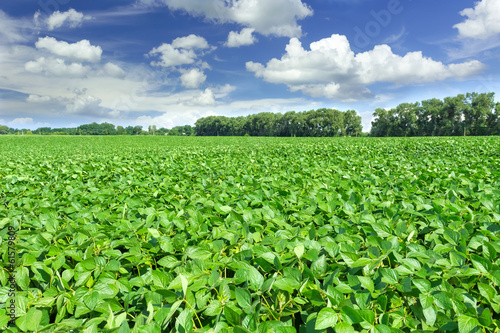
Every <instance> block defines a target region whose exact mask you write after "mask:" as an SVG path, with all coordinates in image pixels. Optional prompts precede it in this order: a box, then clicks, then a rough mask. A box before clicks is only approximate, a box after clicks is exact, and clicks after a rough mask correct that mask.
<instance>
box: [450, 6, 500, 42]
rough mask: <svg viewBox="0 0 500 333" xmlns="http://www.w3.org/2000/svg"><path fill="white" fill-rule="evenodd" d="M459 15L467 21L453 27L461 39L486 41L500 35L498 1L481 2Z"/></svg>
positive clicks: (499, 7) (499, 8)
mask: <svg viewBox="0 0 500 333" xmlns="http://www.w3.org/2000/svg"><path fill="white" fill-rule="evenodd" d="M460 15H462V16H465V17H467V19H466V20H465V21H464V22H461V23H458V24H455V25H454V26H453V27H454V28H456V29H458V33H459V36H460V37H462V38H474V39H487V38H490V37H493V36H495V35H498V34H500V19H499V17H500V0H481V1H479V2H476V4H475V7H474V8H466V9H464V10H463V11H461V12H460Z"/></svg>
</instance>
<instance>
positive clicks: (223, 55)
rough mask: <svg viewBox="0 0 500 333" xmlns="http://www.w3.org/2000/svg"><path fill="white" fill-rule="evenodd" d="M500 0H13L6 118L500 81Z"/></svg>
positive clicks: (430, 92) (149, 113) (127, 118)
mask: <svg viewBox="0 0 500 333" xmlns="http://www.w3.org/2000/svg"><path fill="white" fill-rule="evenodd" d="M498 17H500V0H481V1H471V0H454V1H435V0H103V1H89V0H39V1H37V0H16V1H2V2H1V3H0V124H3V125H7V126H9V127H13V128H29V129H36V128H38V127H44V126H49V127H52V128H56V127H77V126H79V125H81V124H88V123H91V122H98V123H102V122H110V123H112V124H115V125H117V126H118V125H122V126H128V125H134V126H135V125H141V126H144V127H145V128H147V127H148V126H149V125H156V126H157V127H166V128H172V127H174V126H178V125H187V124H189V125H194V123H195V122H196V120H197V119H199V118H201V117H206V116H210V115H223V116H230V117H233V116H244V115H248V114H255V113H259V112H287V111H307V110H312V109H319V108H335V109H338V110H341V111H346V110H356V111H357V112H358V113H359V115H360V116H361V117H362V119H363V128H364V131H368V130H369V129H370V127H371V121H372V119H373V116H372V114H373V112H374V110H375V109H376V108H393V107H396V106H397V105H398V104H400V103H405V102H417V101H422V100H426V99H431V98H440V99H443V98H444V97H448V96H456V95H458V94H465V93H467V92H479V93H482V92H495V93H496V100H497V101H499V100H500V98H499V96H500V83H499V82H500V81H499V77H500V76H499V75H500V61H499V60H500V20H499V19H498Z"/></svg>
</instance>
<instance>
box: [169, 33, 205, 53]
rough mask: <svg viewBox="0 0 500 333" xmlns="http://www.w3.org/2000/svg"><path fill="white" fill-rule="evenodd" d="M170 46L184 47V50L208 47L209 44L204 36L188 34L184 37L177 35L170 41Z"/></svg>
mask: <svg viewBox="0 0 500 333" xmlns="http://www.w3.org/2000/svg"><path fill="white" fill-rule="evenodd" d="M172 47H174V48H176V49H186V50H194V49H208V48H209V47H210V45H208V42H207V40H206V39H205V38H203V37H200V36H196V35H193V34H191V35H189V36H186V37H178V38H176V39H174V41H173V42H172Z"/></svg>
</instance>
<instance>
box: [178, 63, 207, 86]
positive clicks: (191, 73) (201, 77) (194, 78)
mask: <svg viewBox="0 0 500 333" xmlns="http://www.w3.org/2000/svg"><path fill="white" fill-rule="evenodd" d="M206 79H207V76H206V75H205V74H203V71H201V70H199V69H197V68H193V69H190V70H187V71H184V72H183V74H182V75H181V82H182V85H183V86H184V87H186V88H189V89H196V88H198V87H199V86H200V85H201V84H203V83H204V82H205V81H206Z"/></svg>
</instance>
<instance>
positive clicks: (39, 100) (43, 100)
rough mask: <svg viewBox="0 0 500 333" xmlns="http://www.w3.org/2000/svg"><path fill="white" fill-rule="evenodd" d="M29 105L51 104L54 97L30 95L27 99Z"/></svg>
mask: <svg viewBox="0 0 500 333" xmlns="http://www.w3.org/2000/svg"><path fill="white" fill-rule="evenodd" d="M26 102H28V103H50V102H52V97H50V96H40V95H29V96H28V97H27V98H26Z"/></svg>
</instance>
